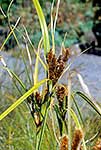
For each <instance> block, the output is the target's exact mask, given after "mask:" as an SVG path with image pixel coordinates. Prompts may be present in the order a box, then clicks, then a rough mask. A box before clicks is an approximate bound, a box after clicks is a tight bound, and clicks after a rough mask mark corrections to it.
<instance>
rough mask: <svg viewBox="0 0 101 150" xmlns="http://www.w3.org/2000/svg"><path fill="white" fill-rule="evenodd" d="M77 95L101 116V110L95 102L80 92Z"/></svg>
mask: <svg viewBox="0 0 101 150" xmlns="http://www.w3.org/2000/svg"><path fill="white" fill-rule="evenodd" d="M76 94H77V95H79V96H80V97H82V99H83V100H85V101H86V102H87V103H88V104H90V106H91V107H92V108H93V109H94V110H95V111H96V112H97V113H98V114H99V115H100V116H101V108H99V107H98V105H97V104H96V103H95V102H93V101H92V100H90V98H88V97H87V96H86V95H85V94H83V93H82V92H80V91H78V92H76Z"/></svg>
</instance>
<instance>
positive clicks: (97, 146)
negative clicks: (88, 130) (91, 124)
mask: <svg viewBox="0 0 101 150" xmlns="http://www.w3.org/2000/svg"><path fill="white" fill-rule="evenodd" d="M93 150H101V138H99V139H98V141H97V142H96V144H95V146H94V147H93Z"/></svg>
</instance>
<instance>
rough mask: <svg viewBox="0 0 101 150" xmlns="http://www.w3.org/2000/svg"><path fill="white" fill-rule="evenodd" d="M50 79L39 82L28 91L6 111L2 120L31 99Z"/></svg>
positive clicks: (2, 115) (0, 117) (1, 117)
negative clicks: (35, 91)
mask: <svg viewBox="0 0 101 150" xmlns="http://www.w3.org/2000/svg"><path fill="white" fill-rule="evenodd" d="M47 80H48V79H44V80H41V81H40V82H38V83H37V84H36V85H35V86H33V87H32V88H31V89H30V90H28V91H27V92H26V93H25V94H24V95H23V96H21V97H20V98H19V99H18V100H17V101H16V102H15V103H13V104H12V105H11V106H10V107H9V108H8V109H7V110H6V111H4V112H3V113H2V114H1V115H0V120H2V119H3V118H5V117H6V116H7V115H8V114H9V113H10V112H11V111H12V110H14V109H15V108H16V107H17V106H19V105H20V104H21V103H22V102H23V101H24V100H25V99H26V98H27V97H29V96H30V95H31V94H32V93H33V92H34V90H36V89H37V88H38V87H39V86H41V85H42V84H43V83H44V82H46V81H47Z"/></svg>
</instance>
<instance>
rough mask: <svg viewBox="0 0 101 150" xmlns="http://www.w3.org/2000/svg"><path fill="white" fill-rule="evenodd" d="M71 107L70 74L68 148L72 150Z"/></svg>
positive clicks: (69, 80)
mask: <svg viewBox="0 0 101 150" xmlns="http://www.w3.org/2000/svg"><path fill="white" fill-rule="evenodd" d="M70 109H71V78H70V75H69V78H68V137H69V141H68V150H71V115H70Z"/></svg>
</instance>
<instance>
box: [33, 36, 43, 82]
mask: <svg viewBox="0 0 101 150" xmlns="http://www.w3.org/2000/svg"><path fill="white" fill-rule="evenodd" d="M41 44H42V38H41V40H40V42H39V45H38V52H37V54H38V55H37V57H36V62H35V71H34V84H36V83H37V82H38V64H39V58H38V57H40V47H41Z"/></svg>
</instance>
